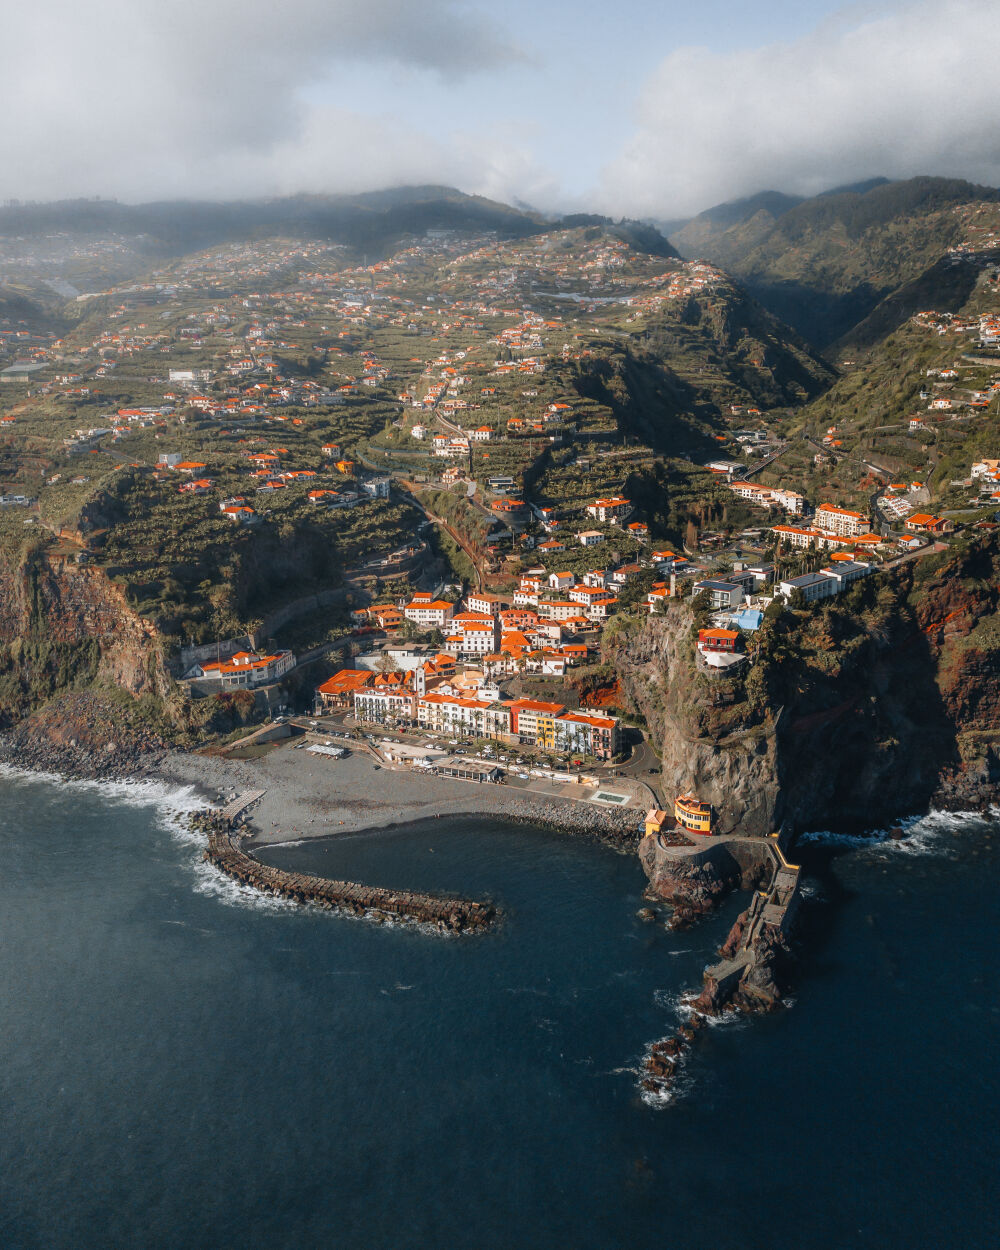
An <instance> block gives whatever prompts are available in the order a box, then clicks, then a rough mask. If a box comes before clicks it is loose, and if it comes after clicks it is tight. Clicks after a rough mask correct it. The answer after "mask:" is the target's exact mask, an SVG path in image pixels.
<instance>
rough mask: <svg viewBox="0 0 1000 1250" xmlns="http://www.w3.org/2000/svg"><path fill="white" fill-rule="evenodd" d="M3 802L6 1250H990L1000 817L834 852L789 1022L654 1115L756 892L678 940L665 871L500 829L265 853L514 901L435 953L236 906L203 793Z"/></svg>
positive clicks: (404, 834)
mask: <svg viewBox="0 0 1000 1250" xmlns="http://www.w3.org/2000/svg"><path fill="white" fill-rule="evenodd" d="M0 791H2V802H0V929H2V933H0V937H2V941H0V1002H2V1013H3V1014H2V1027H0V1115H2V1133H0V1246H2V1247H4V1250H22V1248H23V1250H28V1248H29V1247H31V1248H34V1247H46V1248H48V1247H52V1248H56V1247H58V1248H60V1250H61V1248H63V1247H65V1248H66V1250H88V1248H90V1247H94V1248H95V1250H97V1248H100V1250H106V1248H107V1247H115V1248H122V1247H129V1248H131V1247H141V1248H142V1250H153V1248H158V1247H178V1248H184V1250H194V1248H197V1247H205V1248H206V1250H208V1248H211V1250H229V1248H230V1247H232V1248H234V1250H235V1248H237V1247H238V1248H240V1250H246V1248H248V1247H267V1248H268V1250H278V1248H282V1247H288V1248H289V1250H291V1248H293V1247H294V1248H295V1250H303V1248H311V1247H317V1248H319V1247H324V1248H325V1247H336V1248H337V1250H411V1248H413V1250H417V1248H419V1250H425V1248H426V1247H431V1246H438V1245H460V1246H466V1245H468V1246H475V1247H477V1248H478V1250H501V1248H502V1250H536V1248H537V1250H541V1248H543V1247H544V1248H545V1250H552V1248H555V1247H558V1248H563V1247H567V1248H570V1250H618V1248H619V1247H620V1248H622V1250H625V1248H626V1247H627V1248H628V1250H645V1248H647V1247H648V1248H649V1250H653V1248H656V1250H660V1248H663V1247H667V1248H669V1247H671V1246H674V1245H676V1246H678V1247H689V1248H691V1250H702V1248H704V1250H730V1248H731V1250H756V1248H760V1250H784V1248H786V1247H787V1248H789V1250H793V1248H794V1250H809V1248H813V1247H816V1248H822V1250H840V1248H842V1247H855V1246H857V1247H873V1248H874V1247H879V1248H881V1250H884V1248H885V1247H906V1248H907V1250H915V1248H920V1247H935V1248H937V1247H940V1246H942V1245H950V1246H960V1247H962V1248H963V1250H975V1248H976V1247H986V1246H990V1247H993V1246H995V1245H996V1244H997V1234H998V1231H1000V1228H998V1223H997V1217H996V1205H997V1204H996V1173H995V1144H996V1137H997V1120H998V1111H1000V1096H998V1088H997V1076H996V1058H997V1048H996V1037H997V1025H998V1012H1000V999H998V994H997V988H998V987H997V978H996V965H995V953H994V952H995V945H996V933H997V922H998V919H1000V915H998V912H1000V905H998V891H997V869H998V867H1000V827H998V826H996V825H992V824H990V823H987V822H983V821H981V820H972V819H963V818H958V817H930V818H928V819H927V820H925V821H922V822H920V823H919V824H918V825H916V826H915V827H914V829H913V831H912V832H913V835H914V836H913V837H912V838H911V840H910V841H909V842H907V843H903V844H895V843H888V842H879V843H875V844H871V845H869V846H867V847H865V848H864V849H861V850H857V849H848V848H846V847H844V846H841V845H838V843H837V840H836V839H831V838H828V837H825V836H820V837H818V838H816V839H815V840H814V841H813V842H812V843H811V844H810V845H809V846H808V847H807V848H805V850H804V852H803V854H804V855H805V862H806V863H807V867H808V874H807V893H808V895H809V898H808V900H807V904H806V908H805V912H804V924H803V951H802V955H803V968H804V975H803V977H802V979H801V982H800V984H799V986H798V988H797V990H796V993H795V997H794V1000H793V1002H792V1005H791V1006H790V1007H788V1008H787V1009H784V1010H781V1011H778V1012H776V1013H774V1014H772V1015H770V1016H767V1017H765V1018H758V1019H755V1020H751V1021H747V1020H744V1019H742V1018H741V1019H739V1020H736V1021H734V1022H727V1023H721V1024H717V1025H714V1026H713V1027H712V1028H710V1029H708V1030H705V1031H704V1033H703V1035H701V1036H700V1038H699V1041H698V1042H697V1043H696V1045H695V1047H694V1049H693V1051H692V1053H691V1056H690V1058H689V1060H688V1062H687V1065H686V1067H685V1070H684V1076H683V1080H682V1081H681V1082H680V1084H679V1086H678V1089H677V1092H676V1094H675V1095H674V1097H673V1098H672V1099H671V1101H670V1102H669V1103H666V1104H657V1103H650V1102H647V1101H644V1099H643V1097H642V1095H641V1090H640V1087H639V1079H640V1075H639V1069H640V1065H641V1062H642V1058H643V1055H644V1053H645V1051H646V1049H647V1047H648V1046H649V1045H650V1044H651V1043H652V1042H654V1041H656V1040H658V1039H659V1038H661V1037H663V1036H665V1035H667V1034H669V1033H671V1032H672V1031H673V1030H674V1029H675V1028H676V1025H677V1021H678V1016H679V1013H682V1012H683V1003H682V999H683V995H684V993H685V992H686V991H688V990H690V989H692V988H696V987H697V985H698V984H699V982H700V976H701V970H702V968H703V967H704V965H705V964H706V963H707V962H709V961H710V959H711V958H712V954H713V951H714V949H715V947H716V946H717V945H718V944H719V942H720V941H721V940H722V939H723V937H724V936H725V934H726V932H727V930H728V928H729V925H730V924H731V922H732V920H733V919H734V918H735V915H736V914H737V912H738V911H739V910H740V907H741V899H740V898H738V897H737V898H733V899H731V900H729V901H728V902H727V903H726V905H725V907H724V908H723V909H722V912H721V913H720V914H719V915H718V916H716V917H714V918H713V919H711V920H710V921H708V922H707V923H706V924H704V925H702V926H700V927H698V928H696V929H693V930H690V931H688V932H685V933H676V934H673V933H668V932H666V931H665V930H664V929H663V928H662V926H654V925H649V924H645V923H643V922H642V921H641V920H640V919H639V918H638V917H637V915H636V912H637V910H638V909H639V908H640V907H641V906H642V899H641V895H642V890H643V886H644V884H645V882H644V878H643V875H642V872H641V870H640V868H639V865H638V862H637V860H636V859H635V858H634V857H631V856H624V855H620V854H616V853H614V852H612V851H609V850H607V849H606V848H604V847H602V846H599V845H596V844H594V843H591V842H589V841H587V840H583V839H577V838H572V837H567V836H561V835H559V834H556V833H552V832H549V831H546V830H542V829H536V828H531V827H527V826H522V825H510V824H505V823H504V822H502V821H498V820H494V819H487V818H483V819H479V820H476V819H465V818H454V819H442V820H438V821H434V822H427V823H425V824H423V825H420V826H413V827H411V828H409V829H399V830H393V831H387V832H382V833H375V834H372V833H367V834H363V835H357V836H352V837H341V838H338V839H331V840H326V841H322V842H318V843H315V842H314V843H303V844H299V845H295V846H288V847H283V848H272V849H271V850H269V851H268V859H269V860H270V861H271V862H274V863H279V864H281V865H282V866H287V867H294V868H297V869H302V870H307V871H312V872H320V873H328V874H331V875H337V876H342V877H353V878H356V879H360V880H366V881H371V882H373V883H379V884H385V885H396V886H404V885H405V886H411V887H413V888H418V889H419V888H424V889H448V890H454V891H458V892H462V893H466V894H470V895H472V896H480V895H487V894H488V895H490V896H491V897H493V898H495V899H496V900H497V901H498V902H499V903H500V905H501V906H502V908H503V911H504V916H503V921H502V923H501V925H500V927H499V928H498V929H496V930H494V931H491V932H489V933H486V934H481V935H476V936H468V937H460V938H455V937H442V936H439V935H436V934H431V933H426V932H422V931H421V930H419V929H417V928H415V927H411V926H395V927H393V926H388V925H384V926H379V925H376V924H374V923H372V922H370V921H364V920H356V919H349V918H342V917H339V916H336V915H331V914H329V913H325V912H319V911H310V910H305V909H300V908H296V907H294V906H293V905H290V904H285V903H282V902H278V901H267V900H261V899H257V898H255V897H253V896H252V895H250V894H248V893H246V892H244V891H241V890H240V889H239V888H238V887H236V886H234V885H233V884H232V883H230V882H228V881H226V880H225V879H222V878H220V877H218V876H217V875H216V874H215V872H214V870H212V869H211V868H209V867H208V866H206V865H205V864H203V863H202V862H201V859H200V853H201V843H200V840H199V839H197V838H195V837H194V836H192V835H190V834H188V833H186V832H184V831H183V829H182V828H181V826H180V824H179V822H178V821H176V820H175V819H173V818H172V816H171V815H170V812H171V810H172V809H175V808H177V807H184V806H189V807H190V806H195V805H196V804H195V801H194V799H193V797H192V796H190V795H186V794H184V793H180V792H168V791H165V790H158V789H157V788H156V787H141V786H140V787H100V786H97V785H86V784H84V785H76V784H69V783H61V782H58V781H54V780H51V779H44V778H27V777H23V776H19V775H17V774H13V773H10V772H7V773H5V774H4V775H3V776H2V777H0Z"/></svg>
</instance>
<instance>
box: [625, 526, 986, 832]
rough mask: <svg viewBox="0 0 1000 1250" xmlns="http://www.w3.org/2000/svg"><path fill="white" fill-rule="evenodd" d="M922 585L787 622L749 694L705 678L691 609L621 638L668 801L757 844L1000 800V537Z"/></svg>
mask: <svg viewBox="0 0 1000 1250" xmlns="http://www.w3.org/2000/svg"><path fill="white" fill-rule="evenodd" d="M931 570H933V571H931ZM914 576H915V575H914V571H913V568H912V566H905V567H903V568H901V569H899V570H895V571H893V572H892V573H887V574H884V575H881V576H879V577H878V578H872V579H869V580H870V585H868V586H866V587H865V588H864V590H863V592H859V597H858V598H857V600H856V601H854V602H851V603H848V602H847V598H846V597H845V601H844V603H842V604H836V605H835V606H834V607H833V608H832V609H830V610H825V609H824V608H815V609H810V610H809V611H807V612H804V613H801V614H797V613H785V614H783V615H782V617H781V618H780V619H781V623H780V625H779V626H777V627H776V628H775V629H774V630H773V631H771V633H770V635H769V636H767V635H768V630H767V627H765V631H764V635H765V637H764V638H763V639H762V640H755V644H754V645H757V642H758V641H759V643H760V646H761V652H760V654H759V655H758V656H757V658H756V661H755V664H754V666H753V669H752V670H751V671H750V675H748V676H747V678H746V681H745V683H744V681H743V680H737V681H729V680H728V679H719V678H714V677H707V676H705V675H704V674H700V673H698V672H697V670H696V668H695V664H694V658H693V657H694V646H695V631H694V626H695V616H694V613H693V611H692V610H691V608H690V606H688V605H687V604H685V603H683V602H681V603H675V604H672V605H670V608H669V610H668V612H667V613H666V614H665V615H664V616H662V617H652V618H650V619H649V620H647V621H645V622H643V624H642V625H641V627H640V628H638V629H633V630H623V631H621V632H620V633H618V634H614V633H612V637H611V640H610V641H609V642H608V644H607V646H606V652H605V659H606V660H607V661H609V662H610V663H611V664H613V665H614V667H615V669H616V670H617V672H618V674H619V678H620V681H621V686H622V690H623V693H624V697H625V700H626V702H627V703H628V704H629V705H630V706H631V707H633V708H634V709H635V710H636V711H638V712H640V713H641V714H642V715H643V716H644V717H645V719H646V721H647V724H648V725H649V729H650V733H651V737H652V740H653V743H654V745H656V746H657V748H658V750H660V752H661V758H662V786H663V792H664V793H665V794H666V795H668V796H669V795H673V794H676V793H678V792H682V791H685V790H689V789H690V790H694V791H695V792H697V793H698V794H699V795H700V796H701V797H702V798H703V799H706V800H708V801H710V802H711V803H712V804H713V806H714V807H715V808H716V811H717V813H718V828H719V831H720V832H723V833H726V832H730V831H733V830H736V829H738V830H739V831H740V832H741V833H747V834H766V833H769V832H771V831H773V830H775V829H778V828H781V827H782V826H787V827H789V828H791V829H794V830H796V831H802V830H805V829H824V828H836V829H841V830H845V831H851V832H859V831H861V830H864V829H871V828H873V827H878V826H880V825H881V826H883V827H884V826H885V825H887V824H892V823H895V822H896V821H897V820H899V819H900V818H902V817H904V816H906V815H909V814H912V813H915V812H920V811H923V810H926V809H927V808H928V807H929V806H931V805H934V804H946V805H951V806H965V807H968V806H977V805H980V804H983V803H988V802H994V801H997V799H998V798H1000V613H998V608H1000V539H998V538H997V537H996V536H993V535H986V536H984V537H982V538H978V537H977V538H974V539H972V540H971V541H970V542H968V543H965V544H963V545H962V546H961V547H958V546H956V549H955V550H954V552H953V553H950V554H949V555H948V556H947V557H946V558H945V559H944V562H943V563H942V564H941V565H940V567H938V568H935V567H934V566H933V565H930V564H929V565H928V566H927V569H926V570H924V571H923V572H921V573H920V574H919V575H918V576H917V580H916V581H915V580H914ZM727 700H728V702H727Z"/></svg>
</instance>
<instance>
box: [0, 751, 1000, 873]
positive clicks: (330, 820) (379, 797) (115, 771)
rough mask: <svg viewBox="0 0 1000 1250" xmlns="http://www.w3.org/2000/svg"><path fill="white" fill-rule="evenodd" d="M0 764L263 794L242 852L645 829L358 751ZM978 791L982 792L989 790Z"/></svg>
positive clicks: (219, 793)
mask: <svg viewBox="0 0 1000 1250" xmlns="http://www.w3.org/2000/svg"><path fill="white" fill-rule="evenodd" d="M0 764H2V765H6V766H9V767H11V768H14V769H17V770H19V771H23V772H25V773H30V774H34V775H36V776H41V777H44V776H48V777H51V778H53V779H55V778H61V779H63V780H66V781H79V782H92V783H95V784H102V783H103V784H108V785H126V786H128V785H136V786H138V785H141V784H143V783H147V784H161V785H166V786H177V787H184V788H187V789H189V790H190V791H192V792H193V794H194V795H196V796H197V798H198V799H199V800H201V801H203V803H204V805H205V807H206V808H217V807H220V806H224V805H225V803H226V802H227V801H228V799H229V798H230V797H231V796H233V795H234V794H237V793H243V792H246V791H248V790H263V791H264V795H263V797H262V799H261V800H260V802H259V803H258V804H257V805H256V806H255V810H254V811H253V813H252V814H251V815H250V818H249V820H248V821H247V822H246V823H245V824H244V825H243V826H242V830H243V836H244V842H245V845H246V847H247V849H248V850H250V851H252V850H254V849H255V848H259V847H265V846H271V845H281V844H286V843H292V842H302V841H309V840H312V839H315V838H333V837H337V836H338V835H340V834H348V833H350V834H353V833H359V832H363V831H365V830H384V829H392V828H399V827H400V826H405V825H410V824H415V823H419V822H423V821H427V820H434V819H437V818H439V817H442V816H470V817H477V816H493V817H496V818H498V819H503V820H508V821H512V822H514V823H523V824H533V825H540V826H544V827H547V828H550V829H553V830H555V831H558V832H563V833H571V834H577V835H579V834H583V835H587V836H592V837H596V838H597V839H599V840H600V841H602V842H603V843H605V844H606V845H609V846H612V847H615V848H616V849H619V850H622V851H625V850H628V851H632V850H634V849H635V848H636V847H637V846H638V844H639V841H640V840H641V838H642V836H643V833H644V829H643V822H642V813H641V812H640V811H639V809H637V808H634V807H633V808H625V809H622V808H614V807H609V806H604V805H601V804H597V803H585V802H580V801H578V800H573V799H568V798H561V797H558V796H554V795H553V796H548V795H546V796H539V795H533V794H532V793H531V792H530V791H525V790H520V789H513V788H508V787H506V786H502V785H485V784H477V783H473V782H465V781H457V780H452V779H449V778H444V777H437V776H428V775H423V774H417V773H412V772H409V771H405V772H404V771H396V770H394V769H390V768H387V767H385V766H383V767H382V768H381V769H380V770H378V771H374V766H373V763H372V761H371V759H370V758H369V757H367V756H366V755H362V754H360V753H358V754H354V755H352V756H350V757H348V758H347V759H345V760H338V761H328V760H311V759H306V758H305V757H304V754H303V753H301V752H296V751H292V750H290V749H287V748H279V749H278V750H275V751H271V752H269V753H268V754H266V755H264V756H261V757H259V758H258V759H253V760H240V759H232V758H231V757H227V756H221V755H213V754H207V753H202V752H199V751H185V750H181V749H178V748H163V747H156V748H153V749H145V750H142V749H139V750H122V749H121V748H119V749H118V750H115V751H109V752H108V753H107V754H106V755H105V754H104V753H102V752H99V751H94V750H92V749H89V748H88V747H86V746H83V745H82V744H79V743H77V742H76V741H73V740H70V741H69V742H65V743H57V742H52V741H51V740H47V739H44V738H40V737H32V738H30V739H28V740H27V742H26V741H25V740H24V738H23V737H22V736H21V735H18V734H16V733H13V732H11V731H6V732H5V733H3V734H2V735H0ZM984 790H988V791H989V792H988V793H986V792H984ZM998 805H1000V793H997V790H996V788H995V787H985V788H984V787H982V786H972V787H956V786H955V785H954V784H951V785H949V784H948V783H947V782H945V783H944V784H943V785H942V786H941V788H940V790H939V792H937V793H936V794H935V795H934V796H932V800H931V802H929V803H928V805H927V807H926V809H925V810H924V811H921V812H915V813H910V814H908V815H906V816H899V815H898V814H894V817H893V818H892V819H886V820H882V821H879V820H877V819H873V822H872V825H871V826H870V827H869V828H868V829H867V830H864V831H857V832H855V831H850V832H847V831H838V830H836V829H828V830H824V831H819V832H817V831H808V832H804V833H802V834H798V835H796V838H795V840H794V841H793V845H795V844H796V843H797V842H798V839H799V838H802V839H803V841H804V842H805V843H807V844H808V843H810V842H813V841H817V840H820V839H821V838H823V837H835V838H837V839H838V840H839V839H840V838H843V839H845V842H848V841H849V842H850V843H856V844H858V845H859V846H860V845H864V844H865V843H866V842H870V841H874V840H878V837H879V832H885V831H887V830H889V829H891V828H892V827H894V826H898V825H908V824H909V823H911V822H913V821H916V820H920V819H923V818H924V817H926V816H929V815H931V814H933V813H935V812H940V813H949V814H959V815H963V814H964V815H969V816H972V815H977V816H981V817H983V818H985V819H995V818H996V816H997V807H998Z"/></svg>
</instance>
